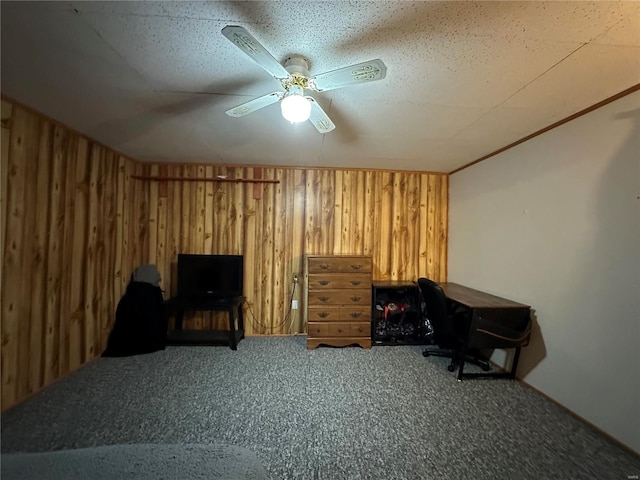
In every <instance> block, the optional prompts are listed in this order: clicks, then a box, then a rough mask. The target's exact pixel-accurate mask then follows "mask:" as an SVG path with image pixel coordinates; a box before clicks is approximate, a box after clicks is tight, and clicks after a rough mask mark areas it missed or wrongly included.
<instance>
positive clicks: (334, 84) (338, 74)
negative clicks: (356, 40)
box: [311, 58, 387, 92]
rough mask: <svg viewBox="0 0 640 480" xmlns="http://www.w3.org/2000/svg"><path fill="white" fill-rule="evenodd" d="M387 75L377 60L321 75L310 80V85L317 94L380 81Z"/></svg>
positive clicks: (382, 65)
mask: <svg viewBox="0 0 640 480" xmlns="http://www.w3.org/2000/svg"><path fill="white" fill-rule="evenodd" d="M386 74H387V66H386V65H385V64H384V63H383V61H382V60H380V59H379V58H377V59H375V60H369V61H367V62H362V63H357V64H355V65H351V66H350V67H343V68H339V69H337V70H333V71H331V72H326V73H321V74H320V75H315V76H314V77H312V78H311V83H312V85H314V86H315V89H316V90H317V91H319V92H324V91H327V90H335V89H336V88H341V87H346V86H348V85H355V84H356V83H365V82H375V81H376V80H382V79H383V78H384V77H385V75H386Z"/></svg>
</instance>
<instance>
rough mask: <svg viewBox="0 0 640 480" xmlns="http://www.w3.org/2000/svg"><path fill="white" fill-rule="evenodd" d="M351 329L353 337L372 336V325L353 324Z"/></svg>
mask: <svg viewBox="0 0 640 480" xmlns="http://www.w3.org/2000/svg"><path fill="white" fill-rule="evenodd" d="M349 329H350V331H351V336H352V337H369V336H371V323H352V324H351V326H350V327H349Z"/></svg>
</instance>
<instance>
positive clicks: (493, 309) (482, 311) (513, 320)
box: [440, 283, 531, 380]
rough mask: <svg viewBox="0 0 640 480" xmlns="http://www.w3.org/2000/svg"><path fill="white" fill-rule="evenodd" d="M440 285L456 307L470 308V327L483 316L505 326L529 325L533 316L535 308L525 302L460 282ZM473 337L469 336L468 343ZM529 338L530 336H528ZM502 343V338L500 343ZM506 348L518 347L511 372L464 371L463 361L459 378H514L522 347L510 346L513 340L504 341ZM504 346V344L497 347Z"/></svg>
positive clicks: (468, 309)
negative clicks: (492, 293)
mask: <svg viewBox="0 0 640 480" xmlns="http://www.w3.org/2000/svg"><path fill="white" fill-rule="evenodd" d="M440 286H441V287H442V290H443V291H444V293H445V295H446V296H447V298H448V299H449V300H450V301H451V302H452V303H453V304H454V307H456V308H464V309H465V310H467V311H469V313H470V318H471V319H472V320H471V326H470V329H471V330H473V325H474V324H475V323H474V322H477V321H479V320H481V319H482V318H486V319H489V320H491V321H494V322H497V323H500V324H502V325H505V326H508V325H520V324H529V325H530V323H529V322H530V321H531V320H530V319H531V307H530V306H529V305H525V304H523V303H518V302H514V301H513V300H508V299H506V298H502V297H498V296H496V295H491V294H489V293H485V292H481V291H480V290H475V289H473V288H469V287H465V286H464V285H459V284H457V283H441V284H440ZM470 340H472V339H470V338H467V342H468V343H469V341H470ZM527 341H528V337H527ZM499 344H500V341H498V343H497V345H499ZM504 345H507V346H505V347H504V348H515V354H514V357H513V360H512V362H511V370H509V371H507V372H497V373H496V372H491V373H464V362H462V363H461V364H460V368H459V370H458V380H461V379H462V378H465V377H499V378H500V377H501V378H511V379H514V378H515V376H516V369H517V367H518V359H519V358H520V348H521V347H520V346H517V347H513V346H509V342H508V341H505V342H504ZM495 348H502V347H495Z"/></svg>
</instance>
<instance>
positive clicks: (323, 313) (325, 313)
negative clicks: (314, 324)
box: [318, 312, 329, 318]
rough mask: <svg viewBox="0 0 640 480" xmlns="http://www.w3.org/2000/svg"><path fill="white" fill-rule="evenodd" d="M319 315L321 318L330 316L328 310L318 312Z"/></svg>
mask: <svg viewBox="0 0 640 480" xmlns="http://www.w3.org/2000/svg"><path fill="white" fill-rule="evenodd" d="M318 316H319V317H320V318H327V317H328V316H329V313H328V312H318Z"/></svg>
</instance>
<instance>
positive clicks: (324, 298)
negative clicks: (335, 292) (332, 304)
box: [318, 297, 329, 302]
mask: <svg viewBox="0 0 640 480" xmlns="http://www.w3.org/2000/svg"><path fill="white" fill-rule="evenodd" d="M318 300H320V301H321V302H326V301H327V300H329V297H318Z"/></svg>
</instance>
